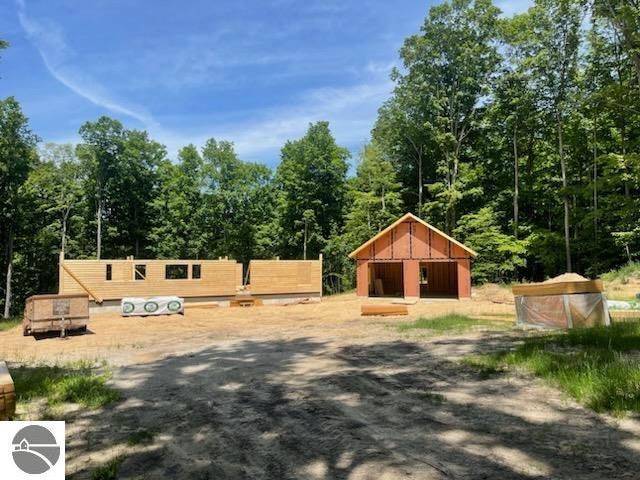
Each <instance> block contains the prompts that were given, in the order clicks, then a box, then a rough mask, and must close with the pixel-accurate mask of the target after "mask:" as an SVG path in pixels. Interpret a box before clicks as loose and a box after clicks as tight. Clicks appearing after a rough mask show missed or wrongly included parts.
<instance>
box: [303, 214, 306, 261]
mask: <svg viewBox="0 0 640 480" xmlns="http://www.w3.org/2000/svg"><path fill="white" fill-rule="evenodd" d="M302 259H303V260H306V259H307V220H306V219H305V221H304V245H303V246H302Z"/></svg>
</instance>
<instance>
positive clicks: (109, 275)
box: [105, 263, 112, 280]
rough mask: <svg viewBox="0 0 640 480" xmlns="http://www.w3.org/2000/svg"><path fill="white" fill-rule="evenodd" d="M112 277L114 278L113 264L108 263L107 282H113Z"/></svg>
mask: <svg viewBox="0 0 640 480" xmlns="http://www.w3.org/2000/svg"><path fill="white" fill-rule="evenodd" d="M111 277H112V269H111V264H110V263H107V271H106V275H105V278H106V279H107V280H111Z"/></svg>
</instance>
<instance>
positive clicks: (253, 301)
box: [229, 295, 262, 307]
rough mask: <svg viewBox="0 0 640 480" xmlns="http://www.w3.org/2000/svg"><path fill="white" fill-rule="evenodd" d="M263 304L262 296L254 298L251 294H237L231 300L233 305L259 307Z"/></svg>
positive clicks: (230, 304) (230, 303) (230, 302)
mask: <svg viewBox="0 0 640 480" xmlns="http://www.w3.org/2000/svg"><path fill="white" fill-rule="evenodd" d="M261 305H262V299H261V298H253V297H252V296H251V295H236V298H233V299H231V300H230V301H229V306H231V307H259V306H261Z"/></svg>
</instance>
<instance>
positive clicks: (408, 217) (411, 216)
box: [349, 213, 478, 258]
mask: <svg viewBox="0 0 640 480" xmlns="http://www.w3.org/2000/svg"><path fill="white" fill-rule="evenodd" d="M407 220H412V221H414V222H418V223H421V224H422V225H424V226H425V227H427V228H429V229H431V230H432V231H434V232H436V233H437V234H439V235H442V236H443V237H444V238H446V239H447V240H449V241H450V242H451V243H454V244H456V245H458V246H459V247H460V248H462V249H463V250H465V251H467V252H469V254H470V255H471V256H472V257H475V256H477V255H478V253H477V252H475V251H473V250H472V249H470V248H469V247H467V246H466V245H464V244H462V243H460V242H459V241H457V240H456V239H455V238H451V237H450V236H449V235H447V234H446V233H444V232H443V231H442V230H438V229H437V228H436V227H434V226H433V225H431V224H430V223H427V222H425V221H424V220H422V219H421V218H418V217H416V216H415V215H414V214H412V213H407V214H405V215H403V216H402V217H400V218H399V219H398V220H396V221H395V222H393V223H392V224H391V225H389V226H388V227H387V228H385V229H384V230H382V231H380V232H379V233H378V234H377V235H374V236H373V237H371V238H370V239H369V240H367V241H366V242H364V243H363V244H362V245H360V246H359V247H358V248H356V249H355V250H354V251H353V252H351V253H350V254H349V258H353V257H355V256H356V255H357V254H358V253H359V252H360V251H362V250H364V249H365V248H367V247H368V246H369V245H371V244H372V243H373V242H375V241H376V240H378V239H379V238H380V237H383V236H385V235H386V234H387V233H389V232H390V231H391V230H393V229H394V228H396V227H397V226H398V225H400V224H401V223H402V222H406V221H407Z"/></svg>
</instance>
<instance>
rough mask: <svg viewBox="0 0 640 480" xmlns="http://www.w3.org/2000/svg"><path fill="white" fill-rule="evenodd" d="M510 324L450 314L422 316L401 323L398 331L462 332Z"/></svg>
mask: <svg viewBox="0 0 640 480" xmlns="http://www.w3.org/2000/svg"><path fill="white" fill-rule="evenodd" d="M508 326H509V325H508V324H506V323H504V322H499V321H491V320H483V319H477V318H471V317H467V316H466V315H457V314H453V313H451V314H449V315H442V316H440V317H435V318H424V317H421V318H419V319H417V320H415V321H413V322H408V323H401V324H400V325H398V327H397V328H398V331H400V332H407V331H410V330H428V331H430V332H434V333H461V332H466V331H469V330H484V329H493V330H500V329H504V328H508Z"/></svg>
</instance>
